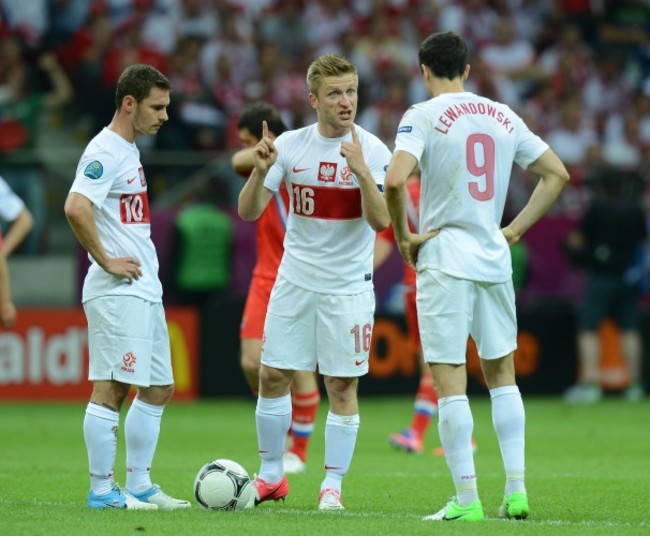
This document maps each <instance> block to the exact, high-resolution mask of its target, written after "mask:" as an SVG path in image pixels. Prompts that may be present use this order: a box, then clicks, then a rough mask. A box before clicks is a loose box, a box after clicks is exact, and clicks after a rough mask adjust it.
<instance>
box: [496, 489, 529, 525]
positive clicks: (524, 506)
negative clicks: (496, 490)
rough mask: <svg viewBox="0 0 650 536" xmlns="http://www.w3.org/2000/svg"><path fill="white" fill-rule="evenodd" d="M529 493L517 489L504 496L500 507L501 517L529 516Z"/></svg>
mask: <svg viewBox="0 0 650 536" xmlns="http://www.w3.org/2000/svg"><path fill="white" fill-rule="evenodd" d="M528 511H529V508H528V495H526V494H525V493H524V492H522V491H515V492H514V493H511V494H510V495H508V496H507V497H504V498H503V503H502V504H501V506H500V507H499V517H500V518H502V519H526V518H527V517H528Z"/></svg>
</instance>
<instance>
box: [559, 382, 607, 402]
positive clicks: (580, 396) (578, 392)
mask: <svg viewBox="0 0 650 536" xmlns="http://www.w3.org/2000/svg"><path fill="white" fill-rule="evenodd" d="M562 396H563V397H564V401H565V402H567V403H568V404H595V403H596V402H599V401H600V400H601V399H602V398H603V390H602V389H601V388H600V387H599V386H598V385H594V384H587V383H578V384H576V385H574V386H572V387H569V388H568V389H567V390H566V391H564V395H562Z"/></svg>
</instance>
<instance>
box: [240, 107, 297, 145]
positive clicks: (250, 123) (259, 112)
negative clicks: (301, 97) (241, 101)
mask: <svg viewBox="0 0 650 536" xmlns="http://www.w3.org/2000/svg"><path fill="white" fill-rule="evenodd" d="M262 121H266V123H267V124H268V126H269V130H270V131H271V132H273V134H275V135H276V136H279V135H280V134H282V133H283V132H284V131H286V130H287V127H286V125H285V124H284V121H282V118H281V117H280V113H279V112H278V111H277V110H276V109H275V108H274V107H273V106H271V105H270V104H266V103H264V102H255V103H253V104H249V105H248V106H246V108H244V109H243V110H242V113H241V115H240V116H239V119H238V120H237V128H238V129H244V128H246V129H248V131H249V132H250V133H251V134H252V135H253V136H255V138H257V139H258V140H261V139H262Z"/></svg>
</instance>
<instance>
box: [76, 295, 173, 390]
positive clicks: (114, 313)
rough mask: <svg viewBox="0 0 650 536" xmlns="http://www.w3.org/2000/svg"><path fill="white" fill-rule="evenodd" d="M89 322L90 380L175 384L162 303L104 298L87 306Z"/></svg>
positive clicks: (143, 385)
mask: <svg viewBox="0 0 650 536" xmlns="http://www.w3.org/2000/svg"><path fill="white" fill-rule="evenodd" d="M84 310H85V312H86V319H87V321H88V350H89V353H90V366H89V370H88V379H89V380H90V381H95V380H115V381H118V382H122V383H127V384H130V385H137V386H140V387H149V386H151V385H171V384H172V383H174V376H173V373H172V364H171V351H170V346H169V334H168V332H167V322H166V320H165V310H164V308H163V305H162V303H159V302H150V301H147V300H143V299H142V298H137V297H135V296H104V297H100V298H94V299H92V300H89V301H87V302H85V303H84Z"/></svg>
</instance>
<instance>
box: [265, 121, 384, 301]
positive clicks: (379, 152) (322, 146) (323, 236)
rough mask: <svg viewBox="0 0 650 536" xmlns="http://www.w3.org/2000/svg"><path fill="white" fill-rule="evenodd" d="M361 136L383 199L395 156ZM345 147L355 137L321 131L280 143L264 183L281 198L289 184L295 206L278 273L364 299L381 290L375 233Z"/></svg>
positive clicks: (288, 136)
mask: <svg viewBox="0 0 650 536" xmlns="http://www.w3.org/2000/svg"><path fill="white" fill-rule="evenodd" d="M356 131H357V135H358V137H359V141H360V143H361V147H362V150H363V155H364V159H365V161H366V163H367V164H368V168H369V169H370V172H371V174H372V176H373V178H374V180H375V182H376V183H377V185H378V187H379V188H380V189H381V190H382V191H383V185H384V177H385V176H386V169H387V166H388V163H389V161H390V156H391V154H390V151H389V150H388V147H386V145H384V143H382V142H381V141H380V140H379V138H377V137H376V136H374V135H372V134H370V133H369V132H367V131H366V130H363V129H362V128H361V127H358V126H356ZM343 141H352V135H351V134H347V135H346V136H344V137H342V138H326V137H324V136H322V135H321V134H319V133H318V127H317V124H314V125H311V126H308V127H305V128H302V129H299V130H292V131H289V132H285V133H284V134H281V135H280V136H278V138H277V139H276V140H275V146H276V148H277V151H278V159H277V161H276V163H275V164H274V165H273V166H272V167H271V169H270V170H269V172H268V174H267V176H266V179H265V181H264V186H266V187H267V188H268V189H269V190H272V191H273V192H277V191H278V189H279V187H280V184H281V183H282V180H285V181H286V184H287V188H288V190H289V197H290V199H291V206H290V212H289V218H288V220H287V231H286V235H285V238H284V255H283V256H282V262H281V263H280V267H279V270H278V273H280V274H282V276H284V277H285V278H286V279H287V280H288V281H289V282H291V283H293V284H294V285H297V286H299V287H302V288H306V289H309V290H313V291H315V292H322V293H328V294H357V293H359V292H363V291H364V290H367V289H369V288H372V285H373V283H372V257H373V251H374V242H375V231H373V230H372V228H371V227H370V226H369V225H368V223H367V222H366V220H365V219H364V218H363V214H362V206H361V190H360V188H359V184H358V182H357V179H356V177H355V176H354V174H353V173H352V171H351V170H350V168H349V167H348V164H347V161H346V160H345V158H343V157H342V156H341V153H340V151H341V142H343Z"/></svg>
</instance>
